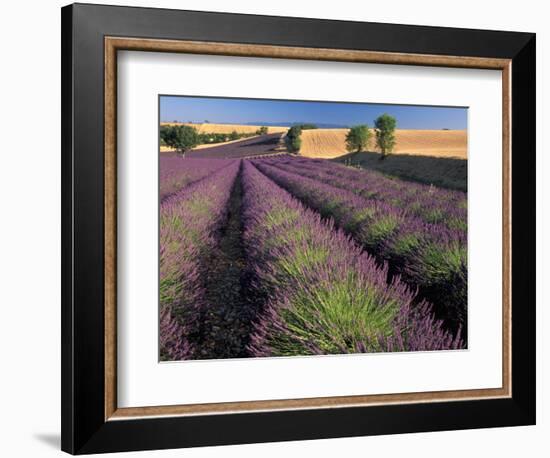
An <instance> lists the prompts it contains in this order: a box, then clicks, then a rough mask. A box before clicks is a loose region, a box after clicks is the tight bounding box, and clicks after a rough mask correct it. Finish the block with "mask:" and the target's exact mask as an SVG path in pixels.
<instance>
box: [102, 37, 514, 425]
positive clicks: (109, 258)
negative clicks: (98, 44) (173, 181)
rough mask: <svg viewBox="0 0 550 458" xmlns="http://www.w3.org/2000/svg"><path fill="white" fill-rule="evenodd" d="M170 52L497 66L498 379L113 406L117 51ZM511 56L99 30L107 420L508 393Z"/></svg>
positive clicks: (458, 399) (345, 405) (402, 402)
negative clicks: (484, 383) (457, 385)
mask: <svg viewBox="0 0 550 458" xmlns="http://www.w3.org/2000/svg"><path fill="white" fill-rule="evenodd" d="M119 50H127V51H144V52H147V51H149V52H174V53H184V54H207V55H224V56H241V57H266V58H281V59H303V60H318V61H339V62H362V63H378V64H398V65H423V66H436V67H459V68H479V69H492V70H500V71H501V72H502V185H503V188H502V205H503V208H502V215H503V216H502V231H503V244H502V260H503V265H502V275H503V285H502V313H503V315H502V316H503V328H502V380H503V385H502V387H501V388H491V389H472V390H454V391H431V392H419V393H403V394H378V395H359V396H356V395H354V396H334V397H319V398H303V399H284V400H266V401H242V402H223V403H209V404H184V405H170V406H143V407H131V408H118V405H117V372H116V367H117V336H116V330H117V325H116V319H117V314H116V303H117V297H116V291H117V284H116V262H117V254H116V247H117V225H116V224H117V220H116V212H117V168H116V164H117V156H116V154H117V146H116V133H117V126H116V122H117V119H116V117H117V115H116V113H117V51H119ZM511 65H512V64H511V60H509V59H493V58H479V57H462V56H438V55H423V54H403V53H386V52H373V51H358V50H344V49H322V48H300V47H288V46H271V45H249V44H238V43H213V42H198V41H179V40H156V39H142V38H120V37H105V81H104V89H105V115H104V122H105V126H104V128H105V145H104V148H105V151H104V154H105V197H104V199H105V202H104V205H105V208H104V211H105V234H104V237H105V398H104V401H105V420H106V421H112V420H120V419H124V420H128V419H135V418H143V417H151V416H182V415H205V414H224V413H246V412H258V411H273V410H298V409H317V408H336V407H352V406H372V405H381V404H404V403H424V402H438V401H460V400H475V399H490V398H508V397H511V394H512V366H511V346H512V335H511V230H512V228H511V186H512V183H511V111H510V110H511Z"/></svg>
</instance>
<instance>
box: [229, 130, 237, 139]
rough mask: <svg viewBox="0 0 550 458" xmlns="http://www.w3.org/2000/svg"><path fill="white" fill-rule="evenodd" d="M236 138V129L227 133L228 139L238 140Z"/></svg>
mask: <svg viewBox="0 0 550 458" xmlns="http://www.w3.org/2000/svg"><path fill="white" fill-rule="evenodd" d="M238 139H239V134H238V133H237V131H236V130H234V131H233V132H231V133H230V134H229V140H238Z"/></svg>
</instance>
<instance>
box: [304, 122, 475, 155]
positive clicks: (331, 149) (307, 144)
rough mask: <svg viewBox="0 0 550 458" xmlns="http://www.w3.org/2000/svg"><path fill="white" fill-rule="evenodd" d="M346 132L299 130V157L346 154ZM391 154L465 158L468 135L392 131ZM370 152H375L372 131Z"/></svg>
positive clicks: (460, 132)
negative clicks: (393, 146)
mask: <svg viewBox="0 0 550 458" xmlns="http://www.w3.org/2000/svg"><path fill="white" fill-rule="evenodd" d="M347 132H348V129H312V130H304V131H302V147H301V148H300V155H301V156H306V157H317V158H325V159H333V158H337V157H340V156H342V155H345V154H347V153H348V151H347V150H346V134H347ZM395 136H396V146H395V149H394V154H411V155H415V156H431V157H448V158H451V157H452V158H458V159H466V158H467V132H466V131H465V130H408V129H397V130H396V131H395ZM368 150H369V151H378V149H377V148H376V146H375V136H374V132H373V135H372V137H371V144H370V145H369V148H368Z"/></svg>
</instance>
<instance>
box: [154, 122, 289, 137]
mask: <svg viewBox="0 0 550 458" xmlns="http://www.w3.org/2000/svg"><path fill="white" fill-rule="evenodd" d="M160 125H161V126H177V125H185V126H191V127H194V128H195V129H197V131H198V132H199V133H201V134H230V133H231V132H233V131H235V132H237V133H238V134H252V133H255V132H256V131H257V130H258V129H259V128H260V127H261V126H248V125H244V124H212V123H202V124H193V123H187V122H185V123H181V122H162V123H160ZM287 130H288V127H284V126H268V127H267V133H268V134H276V133H279V132H286V131H287Z"/></svg>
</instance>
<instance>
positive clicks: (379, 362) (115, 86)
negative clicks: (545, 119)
mask: <svg viewBox="0 0 550 458" xmlns="http://www.w3.org/2000/svg"><path fill="white" fill-rule="evenodd" d="M62 129H63V130H62V146H63V151H62V179H63V183H62V187H63V190H62V191H63V192H62V237H63V240H62V261H63V262H62V266H63V267H62V269H63V272H62V448H63V450H65V451H67V452H69V453H72V454H82V453H100V452H115V451H129V450H146V449H161V448H176V447H193V446H203V445H223V444H238V443H252V442H268V441H285V440H300V439H315V438H330V437H346V436H358V435H376V434H393V433H403V432H421V431H440V430H452V429H466V428H484V427H497V426H514V425H531V424H534V423H535V35H534V34H531V33H520V32H501V31H486V30H467V29H452V28H440V27H424V26H409V25H407V26H405V25H393V24H377V23H362V22H345V21H327V20H317V19H303V18H287V17H268V16H253V15H240V14H226V13H223V14H222V13H206V12H195V11H176V10H164V9H147V8H129V7H112V6H102V5H83V4H82V5H81V4H76V5H70V6H67V7H64V8H63V9H62Z"/></svg>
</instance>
